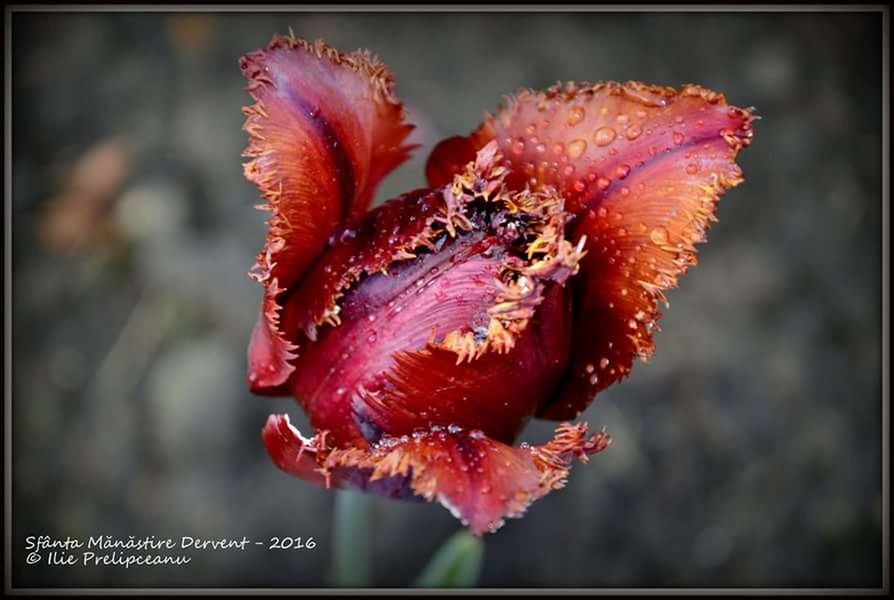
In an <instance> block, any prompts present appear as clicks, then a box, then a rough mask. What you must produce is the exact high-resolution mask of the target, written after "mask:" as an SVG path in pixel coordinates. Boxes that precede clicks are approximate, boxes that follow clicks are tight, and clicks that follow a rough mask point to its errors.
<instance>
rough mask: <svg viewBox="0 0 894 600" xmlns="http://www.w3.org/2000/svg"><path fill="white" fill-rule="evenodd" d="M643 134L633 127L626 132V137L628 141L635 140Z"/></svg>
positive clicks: (640, 130)
mask: <svg viewBox="0 0 894 600" xmlns="http://www.w3.org/2000/svg"><path fill="white" fill-rule="evenodd" d="M642 133H643V130H642V129H640V128H639V127H637V126H636V125H633V126H632V127H628V128H627V131H625V132H624V137H626V138H627V139H628V140H635V139H636V138H638V137H639V136H640V135H642Z"/></svg>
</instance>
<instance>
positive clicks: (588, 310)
mask: <svg viewBox="0 0 894 600" xmlns="http://www.w3.org/2000/svg"><path fill="white" fill-rule="evenodd" d="M686 154H687V155H688V158H684V157H683V156H680V157H677V156H676V155H674V154H665V155H664V156H663V157H661V158H657V159H656V160H653V161H651V162H649V163H647V164H646V165H645V166H643V167H642V168H640V169H638V170H637V171H636V172H634V173H632V174H631V175H630V177H629V178H628V179H627V180H626V181H625V182H624V183H625V185H624V186H623V187H619V188H615V189H612V190H609V192H608V194H607V195H606V196H605V197H604V198H603V199H602V200H601V202H600V205H599V208H598V209H596V210H590V211H588V212H587V213H586V215H584V216H583V217H582V218H581V219H580V220H579V222H578V223H576V224H575V226H574V233H573V236H580V235H586V236H587V238H588V240H589V242H588V250H589V252H588V254H587V256H585V257H584V258H583V259H582V262H581V272H580V275H579V276H578V278H577V281H575V284H576V285H575V303H576V304H575V315H576V317H577V318H576V321H575V333H574V341H573V350H572V359H571V365H570V367H569V376H568V377H567V378H566V380H565V383H564V385H563V388H562V389H561V391H560V392H559V393H558V394H557V396H556V398H555V399H554V401H553V402H552V404H551V405H550V406H549V408H547V409H546V410H545V411H544V412H543V414H542V416H544V417H546V418H551V419H556V420H561V419H569V418H574V417H576V416H577V415H578V414H579V413H580V411H582V410H583V409H584V408H586V407H587V405H589V403H590V402H591V401H592V399H593V396H594V395H595V394H596V393H597V392H599V391H601V390H603V389H605V388H606V387H607V386H609V385H611V384H612V383H614V382H616V381H619V380H621V379H622V378H624V377H625V376H627V375H628V374H629V373H630V370H631V368H632V365H633V361H634V359H635V358H636V357H637V356H638V357H640V358H641V359H642V360H644V361H645V360H648V359H649V357H650V356H651V355H652V353H653V352H654V343H653V340H652V335H653V333H654V332H655V331H658V329H659V328H658V325H657V321H658V319H659V318H660V317H661V313H660V312H659V310H658V304H659V303H664V304H667V299H666V298H665V296H664V291H665V290H668V289H671V288H674V287H676V286H677V283H678V279H679V277H680V276H681V275H683V274H684V273H686V271H687V270H688V269H689V267H691V266H693V265H695V264H696V263H697V261H696V256H695V254H696V244H698V243H701V242H704V241H706V232H707V230H708V229H709V227H710V225H711V223H712V222H713V221H715V220H716V218H715V216H714V213H715V209H716V204H717V200H718V199H719V197H720V196H721V194H723V192H724V191H725V190H726V189H728V188H730V187H733V186H735V185H737V184H738V183H739V182H741V181H742V176H741V171H740V170H739V168H738V166H736V164H735V163H734V162H733V161H732V156H733V155H734V150H732V149H731V148H730V147H729V146H728V145H727V142H726V141H725V140H723V139H715V140H712V141H709V142H705V143H702V144H699V146H698V147H696V148H692V149H691V150H690V151H688V152H687V153H686Z"/></svg>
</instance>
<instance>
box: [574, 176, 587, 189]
mask: <svg viewBox="0 0 894 600" xmlns="http://www.w3.org/2000/svg"><path fill="white" fill-rule="evenodd" d="M585 189H587V184H586V183H584V182H583V181H581V180H580V179H578V180H577V181H575V182H574V191H575V192H582V191H584V190H585Z"/></svg>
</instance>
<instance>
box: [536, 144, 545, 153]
mask: <svg viewBox="0 0 894 600" xmlns="http://www.w3.org/2000/svg"><path fill="white" fill-rule="evenodd" d="M534 150H536V151H537V152H539V153H540V154H543V153H544V152H546V146H545V145H544V144H537V145H536V146H534Z"/></svg>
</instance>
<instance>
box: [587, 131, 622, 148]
mask: <svg viewBox="0 0 894 600" xmlns="http://www.w3.org/2000/svg"><path fill="white" fill-rule="evenodd" d="M617 135H618V133H617V132H616V131H615V130H614V129H613V128H611V127H600V128H599V129H597V130H596V133H594V134H593V141H594V142H596V145H597V146H608V145H609V144H611V143H612V142H613V141H615V137H616V136H617Z"/></svg>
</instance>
